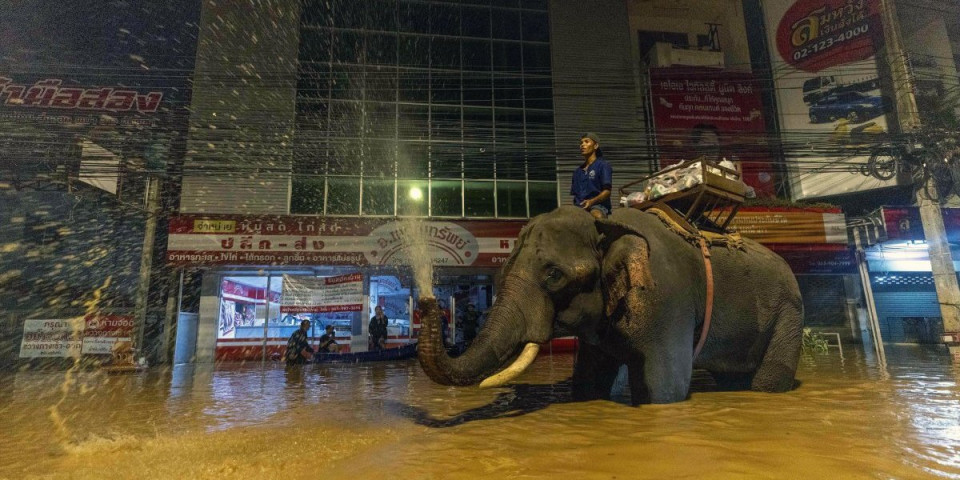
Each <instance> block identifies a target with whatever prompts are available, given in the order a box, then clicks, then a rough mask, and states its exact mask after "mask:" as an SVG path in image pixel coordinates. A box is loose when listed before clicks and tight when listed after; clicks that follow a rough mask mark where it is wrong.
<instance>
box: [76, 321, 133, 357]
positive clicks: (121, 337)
mask: <svg viewBox="0 0 960 480" xmlns="http://www.w3.org/2000/svg"><path fill="white" fill-rule="evenodd" d="M132 337H133V316H130V315H90V316H88V317H86V318H85V319H84V330H83V349H82V351H81V352H80V353H83V354H93V355H109V354H110V353H113V346H114V345H116V344H117V343H119V342H131V339H132Z"/></svg>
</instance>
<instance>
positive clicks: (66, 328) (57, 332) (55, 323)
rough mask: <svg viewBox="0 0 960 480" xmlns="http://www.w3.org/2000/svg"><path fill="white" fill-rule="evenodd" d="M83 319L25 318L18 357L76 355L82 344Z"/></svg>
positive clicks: (78, 353)
mask: <svg viewBox="0 0 960 480" xmlns="http://www.w3.org/2000/svg"><path fill="white" fill-rule="evenodd" d="M83 329H84V320H83V319H82V318H75V319H50V320H25V321H24V322H23V339H22V340H21V342H20V358H49V357H78V356H80V351H81V348H82V345H83Z"/></svg>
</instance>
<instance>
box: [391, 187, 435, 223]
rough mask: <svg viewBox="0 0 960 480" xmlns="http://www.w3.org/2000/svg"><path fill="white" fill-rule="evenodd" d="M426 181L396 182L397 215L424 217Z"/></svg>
mask: <svg viewBox="0 0 960 480" xmlns="http://www.w3.org/2000/svg"><path fill="white" fill-rule="evenodd" d="M428 193H429V192H428V189H427V181H426V180H400V181H398V182H397V215H408V216H416V217H425V216H427V215H428V214H429V212H427V201H428V198H427V195H428Z"/></svg>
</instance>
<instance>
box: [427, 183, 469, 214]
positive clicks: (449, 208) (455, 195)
mask: <svg viewBox="0 0 960 480" xmlns="http://www.w3.org/2000/svg"><path fill="white" fill-rule="evenodd" d="M431 189H432V193H431V194H430V201H431V202H432V204H433V208H432V209H431V213H432V215H434V216H440V217H461V216H463V208H462V205H463V201H462V198H461V194H462V192H463V184H462V183H461V182H460V181H459V180H434V181H432V182H431Z"/></svg>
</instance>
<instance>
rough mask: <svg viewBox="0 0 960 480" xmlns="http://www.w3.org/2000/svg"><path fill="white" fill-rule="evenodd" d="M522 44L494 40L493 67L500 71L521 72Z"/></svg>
mask: <svg viewBox="0 0 960 480" xmlns="http://www.w3.org/2000/svg"><path fill="white" fill-rule="evenodd" d="M521 64H522V62H521V56H520V44H519V43H517V42H493V69H494V70H496V71H499V72H520V65H521Z"/></svg>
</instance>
